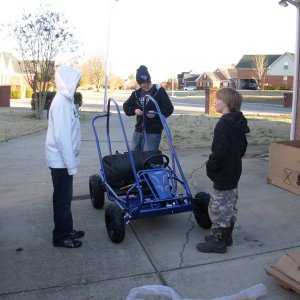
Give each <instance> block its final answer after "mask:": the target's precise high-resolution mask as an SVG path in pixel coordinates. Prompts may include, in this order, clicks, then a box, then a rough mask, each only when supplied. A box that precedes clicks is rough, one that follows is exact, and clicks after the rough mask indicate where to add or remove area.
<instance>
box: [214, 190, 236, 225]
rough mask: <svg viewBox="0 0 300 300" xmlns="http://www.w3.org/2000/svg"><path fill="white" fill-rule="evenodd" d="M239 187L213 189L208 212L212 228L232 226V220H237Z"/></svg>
mask: <svg viewBox="0 0 300 300" xmlns="http://www.w3.org/2000/svg"><path fill="white" fill-rule="evenodd" d="M237 200H238V189H233V190H226V191H219V190H215V189H214V191H213V194H212V196H211V199H210V202H209V207H208V212H209V217H210V219H211V221H212V228H219V227H230V222H235V221H236V214H237V208H236V203H237Z"/></svg>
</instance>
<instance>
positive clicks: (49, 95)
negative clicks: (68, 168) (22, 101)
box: [31, 92, 83, 110]
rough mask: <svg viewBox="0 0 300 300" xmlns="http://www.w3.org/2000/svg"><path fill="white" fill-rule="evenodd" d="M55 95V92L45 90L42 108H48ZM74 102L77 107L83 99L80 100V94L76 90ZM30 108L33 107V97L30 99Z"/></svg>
mask: <svg viewBox="0 0 300 300" xmlns="http://www.w3.org/2000/svg"><path fill="white" fill-rule="evenodd" d="M55 95H56V92H47V96H46V102H45V106H44V109H47V110H49V108H50V105H51V102H52V100H53V98H54V97H55ZM32 96H33V95H32ZM38 97H39V92H37V98H38ZM74 103H75V105H78V107H80V106H81V105H82V103H83V101H82V94H81V93H79V92H76V93H75V94H74ZM31 108H32V110H34V109H35V101H34V100H33V97H32V100H31Z"/></svg>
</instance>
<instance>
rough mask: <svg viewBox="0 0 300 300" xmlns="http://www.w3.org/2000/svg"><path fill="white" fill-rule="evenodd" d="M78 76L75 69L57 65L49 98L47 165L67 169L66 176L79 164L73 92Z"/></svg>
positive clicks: (79, 138) (78, 129)
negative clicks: (52, 89) (51, 97)
mask: <svg viewBox="0 0 300 300" xmlns="http://www.w3.org/2000/svg"><path fill="white" fill-rule="evenodd" d="M80 78H81V74H80V73H79V72H77V71H76V70H74V69H72V68H70V67H66V66H61V67H59V68H58V69H57V70H56V72H55V83H56V86H57V90H58V91H57V93H56V95H55V97H54V99H53V100H52V103H51V106H50V110H49V118H48V131H47V138H46V146H45V155H46V161H47V165H48V167H50V168H58V169H59V168H67V169H68V174H69V175H75V174H76V173H77V167H78V166H79V163H80V157H79V149H80V142H81V132H80V121H79V115H78V111H77V109H76V106H75V105H74V93H75V91H76V88H77V85H78V83H79V80H80Z"/></svg>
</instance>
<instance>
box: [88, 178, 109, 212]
mask: <svg viewBox="0 0 300 300" xmlns="http://www.w3.org/2000/svg"><path fill="white" fill-rule="evenodd" d="M89 186H90V197H91V201H92V205H93V207H94V208H97V209H100V208H102V207H103V205H104V198H105V197H104V192H105V188H104V186H103V182H102V179H101V178H100V176H99V175H98V174H94V175H91V176H90V181H89Z"/></svg>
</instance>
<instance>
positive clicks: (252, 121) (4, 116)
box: [0, 107, 291, 149]
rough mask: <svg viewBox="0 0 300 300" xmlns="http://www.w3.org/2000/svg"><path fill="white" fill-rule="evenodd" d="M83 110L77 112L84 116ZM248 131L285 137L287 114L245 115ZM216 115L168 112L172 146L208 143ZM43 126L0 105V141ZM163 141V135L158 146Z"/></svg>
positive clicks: (253, 138) (264, 138)
mask: <svg viewBox="0 0 300 300" xmlns="http://www.w3.org/2000/svg"><path fill="white" fill-rule="evenodd" d="M86 114H88V113H86V112H84V113H82V112H81V114H80V115H81V118H82V119H84V118H85V117H86V116H85V115H86ZM246 117H247V119H248V123H249V127H250V130H251V133H250V134H248V142H249V144H254V145H262V144H269V143H270V142H272V141H276V140H288V139H289V132H290V124H291V116H290V115H282V116H262V115H249V116H246ZM219 118H220V116H207V115H197V116H191V115H180V116H172V117H170V118H169V120H168V124H169V127H170V130H171V134H172V140H173V145H174V147H175V148H176V149H193V148H199V147H209V146H210V145H211V143H212V139H213V131H214V127H215V125H216V123H217V121H218V120H219ZM46 128H47V121H46V120H38V119H36V118H35V117H34V114H33V112H32V111H31V110H28V109H21V108H3V107H1V108H0V142H6V141H8V140H11V139H14V138H17V137H20V136H24V135H28V134H32V133H35V132H38V131H41V130H45V129H46ZM165 142H166V136H165V135H164V136H163V141H162V147H163V148H166V146H164V144H165Z"/></svg>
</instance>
